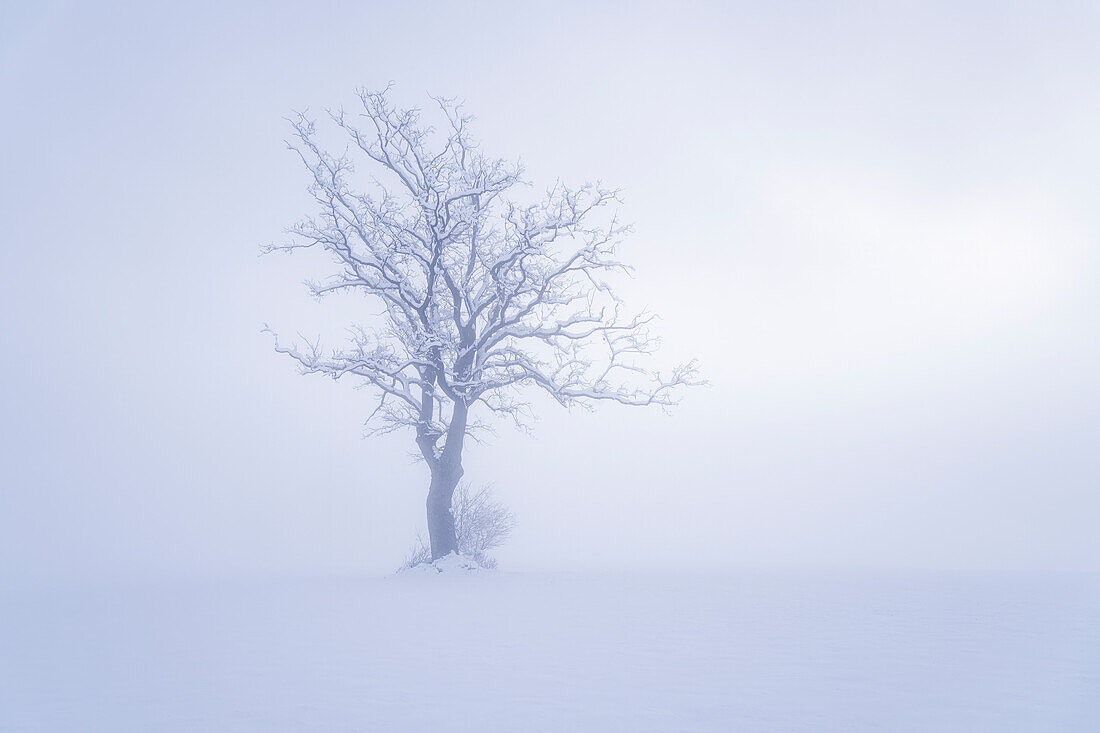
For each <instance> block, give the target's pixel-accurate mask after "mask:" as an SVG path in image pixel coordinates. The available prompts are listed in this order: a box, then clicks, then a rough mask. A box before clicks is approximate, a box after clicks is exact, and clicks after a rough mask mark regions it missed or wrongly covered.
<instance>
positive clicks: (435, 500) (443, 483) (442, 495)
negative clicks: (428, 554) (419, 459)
mask: <svg viewBox="0 0 1100 733" xmlns="http://www.w3.org/2000/svg"><path fill="white" fill-rule="evenodd" d="M460 478H462V466H461V465H459V466H452V467H448V466H443V465H441V466H438V467H437V468H435V469H434V470H433V471H432V483H431V486H430V487H429V488H428V502H427V505H428V541H429V542H430V543H431V549H432V562H435V561H436V560H438V559H439V558H441V557H443V556H444V555H447V554H450V553H452V552H458V537H457V536H456V535H455V518H454V515H453V514H452V513H451V499H452V498H453V497H454V493H455V487H456V486H458V480H459V479H460Z"/></svg>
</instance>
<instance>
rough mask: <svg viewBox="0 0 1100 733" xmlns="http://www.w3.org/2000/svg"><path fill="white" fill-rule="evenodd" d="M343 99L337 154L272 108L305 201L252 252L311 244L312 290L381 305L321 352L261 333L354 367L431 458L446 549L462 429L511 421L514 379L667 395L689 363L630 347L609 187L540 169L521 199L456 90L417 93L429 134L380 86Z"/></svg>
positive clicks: (646, 339) (582, 392)
mask: <svg viewBox="0 0 1100 733" xmlns="http://www.w3.org/2000/svg"><path fill="white" fill-rule="evenodd" d="M359 99H360V101H361V103H362V107H361V109H359V108H358V107H357V109H356V111H355V113H351V112H345V111H344V110H330V111H329V113H328V116H329V117H330V118H331V121H332V123H333V124H334V125H335V126H336V129H337V131H339V132H340V133H341V134H342V135H346V138H347V140H346V143H347V145H346V148H345V149H344V150H343V152H341V153H339V154H332V153H330V152H327V151H326V150H325V148H324V146H323V145H322V144H321V143H320V142H319V140H318V136H317V128H316V123H315V121H314V120H312V119H310V118H308V117H307V116H306V115H304V114H297V115H295V116H294V117H292V119H291V120H290V122H291V125H292V127H293V135H292V137H291V139H290V140H289V141H288V145H289V147H290V148H291V149H292V150H293V151H295V152H296V153H297V155H298V156H299V157H300V158H301V160H302V162H303V163H304V164H305V166H306V168H307V169H308V170H309V172H310V176H311V179H312V180H311V184H310V188H309V190H310V193H311V194H312V196H313V198H314V199H315V201H316V203H317V207H318V210H317V212H316V213H315V214H314V215H313V216H311V217H309V218H306V219H304V220H303V221H301V222H300V223H298V224H297V225H295V226H294V227H292V228H291V229H290V234H291V237H290V239H289V241H287V242H286V243H284V244H278V245H272V246H270V247H269V248H267V249H268V250H293V249H298V248H308V247H318V248H323V249H324V250H325V251H326V252H328V253H329V254H330V255H331V256H332V258H333V259H334V260H335V262H336V264H337V266H338V269H339V271H338V272H336V273H335V274H334V275H333V276H332V277H331V278H329V279H327V280H325V281H323V282H314V283H310V288H311V290H312V292H313V294H314V295H316V296H318V297H320V296H324V295H326V294H330V293H335V292H340V291H349V290H357V291H360V292H362V293H365V294H367V295H369V296H371V297H372V298H373V299H374V300H375V301H376V302H377V303H379V304H380V305H381V306H383V308H384V316H383V319H382V321H381V322H380V323H379V324H377V325H372V326H369V327H368V326H362V325H360V326H355V327H353V329H352V333H353V336H352V338H351V339H350V340H349V341H348V342H347V343H346V344H345V345H344V346H343V347H341V348H338V349H335V350H327V351H326V350H323V349H321V348H320V346H319V345H318V344H310V343H305V344H300V343H296V344H285V343H282V342H280V340H279V339H278V337H277V336H276V337H275V348H276V350H277V351H279V352H281V353H284V354H288V355H289V356H291V357H292V358H293V359H294V360H296V361H297V362H298V364H299V365H300V368H301V371H302V372H303V373H318V374H325V375H328V376H330V377H332V378H334V379H339V378H342V377H353V378H356V379H359V380H364V381H365V383H366V384H368V385H369V386H371V387H373V388H374V390H375V391H376V394H377V396H378V404H377V407H376V408H375V409H374V411H373V413H372V414H371V416H370V418H369V420H368V425H370V426H373V429H374V430H375V431H378V432H392V431H395V430H399V429H405V428H407V429H409V430H410V432H412V433H413V434H414V435H415V440H416V446H417V449H418V452H419V455H420V456H422V457H423V459H424V461H425V462H426V463H427V465H428V468H429V469H430V471H431V483H430V485H429V488H428V496H427V515H428V536H429V541H430V545H431V556H432V559H433V560H434V559H436V558H439V557H442V556H443V555H446V554H448V553H450V552H452V551H455V550H456V540H455V526H454V518H453V516H452V513H451V501H452V497H453V495H454V491H455V487H456V486H457V485H458V482H459V479H460V478H461V477H462V474H463V469H462V454H463V449H464V447H465V445H466V438H467V437H468V436H469V435H470V434H471V432H472V431H475V430H476V429H477V428H478V427H481V426H484V425H485V424H486V423H485V422H483V420H484V418H488V417H491V416H493V415H497V416H505V417H506V418H510V419H511V420H512V421H514V422H515V424H517V425H519V426H524V425H526V421H527V419H528V418H529V417H530V404H529V403H527V402H525V401H524V400H523V399H522V392H523V391H524V390H525V389H534V390H541V391H542V392H545V393H546V394H548V395H550V396H551V397H552V398H553V399H554V400H556V401H557V402H559V403H560V404H562V405H566V406H569V405H573V404H592V403H595V402H598V401H612V402H617V403H620V404H623V405H630V406H641V405H670V404H673V403H674V401H675V400H676V391H677V388H679V387H682V386H684V385H690V384H695V383H697V381H698V380H697V371H696V366H695V363H694V362H688V363H686V364H683V365H681V366H679V367H676V368H675V369H673V370H672V371H671V372H670V373H668V374H661V373H659V372H654V371H651V370H650V369H648V368H646V366H645V364H644V359H643V358H642V357H645V356H646V355H648V354H650V353H652V352H653V351H654V350H655V349H656V347H657V345H658V341H657V339H656V338H655V337H654V336H653V335H652V334H651V333H650V325H651V323H652V321H653V316H652V315H649V314H645V313H642V314H633V315H631V314H627V313H626V310H625V307H624V305H623V304H622V302H621V301H620V299H619V298H618V297H616V295H615V294H614V292H613V291H612V288H611V287H610V285H609V284H608V283H607V281H606V279H605V277H606V276H607V275H608V274H609V273H614V272H617V271H624V270H627V269H628V268H627V267H626V266H625V265H624V264H623V263H622V262H620V261H619V259H618V258H617V257H616V254H615V249H616V245H617V244H618V243H619V241H620V240H621V239H622V237H623V236H624V235H625V234H626V233H627V232H628V227H626V226H624V225H623V224H621V223H620V222H619V221H618V219H617V218H616V216H615V214H614V212H613V206H612V205H613V204H614V203H616V202H617V201H618V197H617V194H616V192H615V191H611V190H607V189H605V188H603V187H601V186H600V185H593V184H585V185H582V186H580V187H576V188H571V187H569V186H566V185H563V184H561V183H557V184H555V185H553V186H552V187H551V188H549V189H548V190H547V191H546V192H545V194H544V195H542V196H539V197H535V198H536V200H535V201H534V202H533V203H532V202H527V203H524V202H523V198H522V196H521V195H520V194H522V193H525V192H527V191H528V190H529V189H528V187H527V185H526V184H525V181H524V180H523V178H522V174H523V171H522V168H521V167H520V165H519V164H514V163H509V162H506V161H505V160H502V159H496V158H491V157H488V156H486V155H485V154H483V153H482V152H481V150H480V148H479V147H478V145H477V144H476V142H475V141H474V139H473V138H472V137H471V133H470V123H471V118H470V117H469V116H467V115H466V114H465V113H464V112H463V110H462V107H461V105H459V104H457V103H456V102H454V101H453V100H449V99H441V98H433V101H434V102H435V105H436V106H437V107H438V110H439V121H440V122H441V123H443V124H442V125H441V128H440V130H438V131H437V130H435V129H434V128H432V127H431V126H430V125H428V124H426V123H425V122H423V121H422V114H421V111H420V110H418V109H403V108H400V107H398V106H396V105H395V104H394V103H393V102H392V101H391V99H390V95H389V90H388V89H386V90H382V91H368V90H360V92H359ZM359 164H362V165H361V168H360V169H359V170H357V166H358V165H359ZM368 172H369V173H373V174H374V175H373V176H368V175H366V174H367V173H368ZM358 174H363V175H358ZM479 415H480V416H481V417H482V421H479V419H478V417H479Z"/></svg>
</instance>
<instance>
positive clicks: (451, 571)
mask: <svg viewBox="0 0 1100 733" xmlns="http://www.w3.org/2000/svg"><path fill="white" fill-rule="evenodd" d="M485 572H489V569H488V568H486V567H483V566H482V565H481V563H479V562H478V561H477V560H476V559H474V558H473V557H470V556H469V555H459V554H458V553H456V552H452V553H450V554H449V555H444V556H443V557H441V558H439V559H438V560H436V561H435V562H422V563H420V564H418V565H413V566H412V567H411V568H402V569H401V570H399V571H398V574H399V575H406V574H410V575H439V574H443V575H469V574H472V573H485Z"/></svg>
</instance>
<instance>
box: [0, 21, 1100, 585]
mask: <svg viewBox="0 0 1100 733" xmlns="http://www.w3.org/2000/svg"><path fill="white" fill-rule="evenodd" d="M222 5H223V4H214V3H210V4H205V3H200V4H190V3H173V4H163V5H161V6H160V7H151V6H144V5H143V6H141V7H139V6H137V5H133V6H131V5H129V4H118V5H105V4H92V3H71V4H48V3H36V4H29V3H28V4H23V5H22V6H18V7H15V6H12V5H11V4H9V6H7V7H6V8H5V9H3V10H2V11H0V98H2V99H3V107H4V114H3V115H2V116H0V139H2V140H3V147H2V150H3V163H4V165H3V168H2V172H0V220H2V221H3V224H4V226H3V229H2V234H0V240H2V245H0V336H2V340H3V345H4V351H5V354H4V358H3V359H2V360H0V403H2V406H3V411H4V416H5V419H4V420H3V422H2V427H0V430H2V435H0V462H2V464H3V466H4V468H3V473H2V476H3V478H2V489H0V578H3V579H5V580H8V581H13V582H14V581H19V582H23V581H27V582H39V581H42V582H55V581H56V582H85V581H93V582H94V581H98V580H99V579H105V578H112V579H118V578H123V579H125V578H138V577H140V578H147V577H169V576H170V577H176V576H187V577H211V576H236V575H255V574H263V575H281V574H296V575H298V574H300V575H316V574H337V573H338V574H344V573H379V572H387V571H390V570H392V569H393V568H395V567H396V566H397V565H398V564H399V563H400V562H401V560H402V557H403V556H404V554H405V553H406V552H407V550H408V549H409V546H410V545H411V544H412V542H413V540H414V538H415V536H416V533H417V532H418V531H419V532H420V533H421V534H423V532H424V528H423V523H424V518H423V513H424V512H423V505H424V495H425V491H426V487H427V481H428V477H427V470H426V469H425V467H424V466H423V465H421V464H417V463H416V462H414V461H413V460H412V458H411V453H412V451H413V449H414V446H413V444H412V441H411V440H410V439H409V436H407V435H401V434H399V435H392V436H387V437H383V438H372V439H363V437H362V436H363V421H364V419H365V418H366V415H367V413H368V412H369V410H370V408H371V406H372V403H371V400H370V396H369V395H368V394H367V393H365V392H363V391H357V390H354V389H352V387H351V385H350V384H348V383H346V382H333V381H331V380H326V379H323V378H320V377H301V376H299V375H297V373H296V372H295V370H294V368H293V365H292V364H291V363H290V362H289V361H288V360H286V359H285V358H281V357H280V356H279V355H277V354H275V353H274V352H273V349H272V344H271V340H270V337H268V336H266V335H264V334H262V333H261V328H262V327H263V324H264V323H270V324H271V325H272V326H274V327H277V328H279V330H280V331H282V332H286V333H291V334H292V333H294V332H295V331H299V330H300V331H301V332H303V333H304V334H313V333H316V332H319V331H321V330H324V329H331V328H334V327H340V326H342V325H343V324H345V323H348V322H349V321H350V319H353V318H354V317H355V314H356V312H357V311H356V308H364V307H365V306H364V305H363V303H362V302H361V301H350V300H349V301H346V302H338V303H329V302H322V303H318V302H315V301H314V300H313V299H311V298H310V297H309V295H308V293H307V292H306V289H305V288H304V287H303V286H302V284H301V282H302V280H304V279H306V278H308V277H311V276H313V277H316V276H318V275H319V274H321V275H323V274H324V272H325V270H324V265H323V260H321V259H319V258H316V257H311V256H308V255H302V256H297V255H295V256H289V257H286V256H265V257H260V256H259V248H260V246H261V245H263V244H265V243H269V242H272V241H280V240H282V239H283V238H284V234H283V231H284V229H285V228H286V227H287V226H289V225H291V224H292V223H294V222H295V221H296V220H297V219H299V218H300V217H302V216H303V215H305V214H307V213H310V212H311V211H312V208H311V202H310V200H309V197H308V195H307V193H306V192H305V186H306V183H307V178H306V172H305V171H304V170H303V169H302V168H301V165H300V163H299V162H298V161H297V160H296V159H295V157H294V156H293V154H291V153H289V152H288V151H287V150H286V149H285V145H284V142H283V140H284V138H286V136H287V135H288V127H287V124H286V122H285V120H284V117H285V116H286V115H287V114H289V113H290V112H291V111H292V110H299V109H305V108H308V109H309V110H311V111H313V112H318V113H319V112H321V111H322V110H323V109H324V108H325V107H327V106H338V105H341V104H344V105H351V104H352V103H353V102H354V101H355V98H354V91H355V88H356V87H357V86H360V85H366V86H372V87H378V86H383V85H385V84H386V83H387V82H389V81H391V80H392V81H394V82H395V83H396V86H395V90H394V93H395V95H396V97H397V99H398V100H399V101H401V102H403V103H421V104H422V103H425V102H426V101H427V97H426V96H425V95H426V94H427V93H429V92H430V93H434V94H444V95H454V96H460V97H462V98H464V99H465V101H466V105H467V108H468V109H469V110H470V111H471V112H472V113H474V114H475V115H476V116H477V118H478V122H477V125H478V127H477V130H478V135H479V137H480V139H481V140H482V145H483V149H484V150H485V151H487V152H490V153H493V154H496V155H501V156H504V157H508V158H510V159H514V158H517V157H518V158H522V159H523V161H524V163H525V165H526V168H527V178H528V179H529V180H531V181H533V182H535V183H536V184H537V185H538V186H544V185H548V184H551V183H552V182H553V181H554V180H555V179H557V178H559V177H560V178H561V179H563V180H565V181H571V182H583V181H585V180H594V179H597V178H598V179H600V180H602V181H604V182H606V183H608V184H610V185H613V186H620V187H622V188H623V191H624V196H625V204H624V206H623V208H622V212H623V215H624V217H625V218H626V219H628V220H630V221H632V222H634V225H635V234H634V235H633V236H632V237H631V238H630V240H629V243H628V245H627V246H626V247H625V248H624V250H623V255H624V258H625V259H626V260H628V261H629V262H631V263H633V264H634V265H636V272H635V275H634V277H633V279H632V280H630V281H629V282H627V283H625V284H624V286H623V292H624V295H625V297H626V298H627V300H628V302H629V303H631V304H632V305H634V306H636V307H643V306H647V307H650V308H652V309H653V310H654V311H655V312H657V313H659V314H661V316H662V322H661V330H662V332H663V333H664V335H665V345H664V349H663V351H662V356H661V357H660V358H661V360H663V361H667V362H668V363H671V362H673V361H678V360H682V359H685V358H689V357H698V358H699V359H700V361H701V364H702V368H703V372H704V376H705V377H706V378H707V379H708V380H709V382H710V385H709V386H708V387H705V388H701V389H695V390H691V391H690V392H688V393H686V394H685V399H684V402H683V403H682V404H681V405H680V406H678V407H677V408H675V409H674V410H672V411H671V413H670V414H664V413H662V412H661V411H659V410H645V411H640V410H630V409H628V408H624V407H617V406H604V407H602V408H601V409H599V410H598V411H596V412H594V413H586V412H583V411H575V412H573V413H569V412H567V411H565V410H563V409H561V408H558V407H557V406H555V405H552V404H542V403H540V408H541V409H540V421H539V422H538V423H537V425H536V426H535V430H534V434H533V435H532V436H527V435H524V434H522V433H517V432H513V431H510V430H508V429H507V427H506V426H503V425H502V426H501V429H500V433H499V435H498V436H497V437H496V438H494V439H492V440H491V441H490V442H489V443H488V444H487V445H485V446H473V447H471V448H470V449H469V450H468V453H467V458H466V476H467V478H469V479H470V480H471V481H473V482H474V483H475V484H480V483H483V482H492V483H493V484H494V485H495V487H496V491H497V494H498V496H499V497H500V498H501V499H502V500H503V501H504V502H505V503H506V504H507V505H508V506H510V507H511V508H512V509H513V511H514V512H515V514H516V518H517V521H518V525H517V528H516V530H515V533H514V536H513V539H512V540H511V542H510V543H509V544H508V545H507V546H506V547H505V548H503V549H502V550H501V552H500V553H499V559H500V562H501V566H502V567H503V568H505V569H509V570H524V569H532V570H534V569H538V570H569V569H577V570H589V569H636V568H642V567H649V568H652V567H659V568H667V569H677V568H679V569H685V568H701V569H736V568H754V567H770V566H794V567H805V566H812V567H819V566H826V567H873V568H930V569H941V570H958V569H989V570H997V571H1002V570H1019V569H1024V570H1029V571H1030V570H1088V571H1097V570H1100V535H1098V533H1097V532H1096V527H1097V522H1098V520H1100V492H1098V491H1097V487H1098V486H1100V481H1098V477H1100V450H1098V438H1100V386H1098V383H1097V378H1096V375H1097V373H1100V342H1098V334H1100V257H1098V251H1100V250H1098V247H1097V237H1098V234H1100V213H1098V211H1097V207H1096V196H1097V193H1098V192H1100V137H1098V136H1097V134H1096V130H1097V129H1100V50H1098V49H1097V45H1096V43H1095V39H1096V38H1097V34H1098V33H1100V12H1098V11H1097V9H1096V8H1095V6H1090V5H1089V4H1086V3H1082V4H1080V5H1078V6H1072V5H1062V4H1053V3H1052V4H1034V5H1031V6H1022V5H1021V6H1016V5H1012V4H1007V3H996V4H994V3H990V4H988V5H982V4H968V5H967V6H966V7H965V8H960V7H958V5H957V4H956V3H912V4H910V6H909V7H906V8H902V9H899V8H898V7H896V6H895V7H893V8H892V9H891V11H890V12H889V13H885V12H883V13H879V12H876V11H875V10H873V9H869V8H865V7H861V6H859V5H857V4H848V3H838V4H828V5H818V4H812V5H811V4H806V5H805V6H799V5H790V6H786V7H784V8H771V7H769V6H768V4H763V3H760V4H753V5H744V6H740V5H737V4H732V3H715V4H712V5H703V4H695V5H684V6H682V7H681V6H680V5H679V4H676V5H675V6H674V5H672V4H668V5H664V6H660V5H656V4H642V3H622V4H611V3H607V4H597V5H598V7H593V4H589V3H555V4H553V5H549V4H543V5H538V6H533V5H532V6H522V5H521V4H518V3H499V4H491V3H479V4H465V3H464V4H443V3H439V4H428V3H406V4H399V3H387V4H367V3H352V2H348V3H311V4H305V3H303V4H300V5H296V6H293V5H289V4H278V5H276V4H255V5H252V6H246V5H243V4H242V5H240V6H239V7H235V8H232V9H226V8H224V7H221V6H222ZM398 6H400V7H398Z"/></svg>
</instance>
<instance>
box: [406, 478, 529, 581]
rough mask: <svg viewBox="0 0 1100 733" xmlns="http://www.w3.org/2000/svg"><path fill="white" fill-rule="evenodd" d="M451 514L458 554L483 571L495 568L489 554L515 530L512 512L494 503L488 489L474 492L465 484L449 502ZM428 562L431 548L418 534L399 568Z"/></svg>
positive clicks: (458, 488) (456, 490) (482, 488)
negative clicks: (475, 562)
mask: <svg viewBox="0 0 1100 733" xmlns="http://www.w3.org/2000/svg"><path fill="white" fill-rule="evenodd" d="M451 513H452V514H453V515H454V518H455V536H456V539H457V540H458V551H459V552H460V553H461V554H463V555H468V556H469V557H472V558H473V559H474V560H476V561H477V563H478V564H479V565H481V567H483V568H495V567H496V566H497V561H496V559H495V558H493V557H492V556H491V555H489V552H490V551H491V550H495V549H496V548H498V547H500V546H501V545H503V544H504V542H505V541H506V540H507V539H508V536H509V535H510V534H511V533H512V528H513V527H515V526H516V518H515V516H514V515H513V514H512V512H511V511H510V510H509V509H508V508H507V507H505V506H504V505H503V504H501V503H499V502H498V501H496V499H494V497H493V491H492V487H491V486H488V485H486V486H482V487H481V488H480V489H478V490H477V491H474V490H472V489H471V488H470V484H469V482H466V481H463V482H462V483H460V484H459V485H458V487H457V488H456V489H455V494H454V497H453V498H452V499H451ZM431 559H432V551H431V548H430V547H429V546H428V544H427V543H426V542H424V539H423V538H422V537H421V536H420V535H419V534H418V535H417V537H416V544H414V545H413V547H412V549H411V550H410V551H409V554H408V556H407V557H406V558H405V562H404V564H403V566H402V567H406V568H411V567H413V566H415V565H420V564H422V563H427V562H431Z"/></svg>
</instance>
